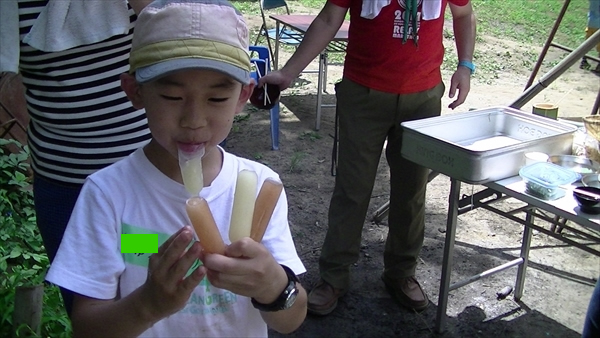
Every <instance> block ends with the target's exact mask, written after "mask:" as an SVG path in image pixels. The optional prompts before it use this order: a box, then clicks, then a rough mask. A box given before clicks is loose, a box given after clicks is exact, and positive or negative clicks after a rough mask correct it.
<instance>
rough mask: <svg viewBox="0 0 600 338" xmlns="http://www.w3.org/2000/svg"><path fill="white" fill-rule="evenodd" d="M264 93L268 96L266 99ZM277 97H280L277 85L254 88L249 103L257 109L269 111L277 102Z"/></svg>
mask: <svg viewBox="0 0 600 338" xmlns="http://www.w3.org/2000/svg"><path fill="white" fill-rule="evenodd" d="M265 88H266V91H265ZM265 92H266V93H267V95H268V96H267V97H266V98H265ZM279 95H281V90H279V86H277V85H274V84H267V85H266V86H262V87H258V86H256V87H254V91H253V92H252V95H250V103H252V105H253V106H255V107H256V108H258V109H266V110H269V109H271V108H273V107H275V105H276V104H277V100H279Z"/></svg>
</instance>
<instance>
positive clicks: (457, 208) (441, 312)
mask: <svg viewBox="0 0 600 338" xmlns="http://www.w3.org/2000/svg"><path fill="white" fill-rule="evenodd" d="M450 181H451V185H450V194H449V203H448V218H447V222H446V239H445V245H444V256H443V262H442V275H441V280H440V292H439V299H438V309H437V316H436V323H435V330H436V332H438V333H439V332H442V331H443V330H444V327H445V324H446V319H447V317H446V310H447V306H448V295H449V292H450V291H452V290H455V289H458V288H460V287H462V286H465V285H467V284H470V283H472V282H475V281H477V280H479V279H481V278H484V277H488V276H491V275H493V274H495V273H498V272H500V271H503V270H506V269H508V268H510V267H513V266H518V271H517V278H516V283H515V294H514V297H515V299H517V300H519V299H520V298H521V296H522V295H523V289H524V284H525V273H526V270H527V264H528V257H529V250H530V245H531V237H532V230H533V229H535V230H538V231H540V232H541V233H544V234H546V235H549V236H552V237H554V238H557V239H559V240H561V241H563V242H566V243H568V244H570V245H573V246H575V247H577V248H580V249H582V250H585V251H587V252H589V253H592V254H594V255H597V256H600V251H599V250H596V249H594V248H591V247H590V245H589V243H588V244H586V243H582V242H578V241H574V240H572V239H569V238H566V237H563V236H561V235H560V234H557V233H555V232H553V231H549V230H547V229H545V228H543V227H540V226H538V225H536V224H535V223H534V220H535V218H536V217H537V218H540V219H543V220H545V221H547V222H550V223H551V224H554V225H558V226H560V227H562V228H567V229H569V231H572V232H574V233H577V234H578V235H580V236H582V237H585V238H586V239H588V240H589V241H591V242H592V243H593V244H600V237H598V236H596V235H592V234H590V233H588V232H583V231H581V230H579V229H577V228H575V227H571V226H569V225H567V224H566V221H572V222H574V223H576V224H578V225H579V226H582V227H583V228H588V229H592V230H594V231H600V215H588V214H585V213H582V212H581V211H579V207H577V204H576V201H575V200H574V198H573V196H572V195H571V194H570V193H569V192H567V193H566V194H565V196H563V197H562V198H559V199H557V200H554V201H543V200H540V199H538V198H535V197H533V196H530V195H528V194H526V193H525V192H524V191H525V183H524V182H523V181H522V180H521V178H520V177H519V176H514V177H510V178H507V179H504V180H501V181H497V182H490V183H486V184H483V185H484V186H486V187H487V189H485V190H483V191H480V192H477V193H475V194H473V195H470V196H463V197H462V198H461V197H460V187H461V182H460V181H459V180H457V179H454V178H451V179H450ZM507 198H516V199H518V200H520V201H522V202H524V203H525V204H526V206H524V207H520V208H517V209H514V210H511V211H503V210H500V209H498V208H496V207H494V206H493V205H492V204H493V203H495V202H498V201H501V200H504V199H507ZM476 208H483V209H486V210H488V211H491V212H494V213H496V214H499V215H501V216H503V217H506V218H508V219H510V220H512V221H514V222H517V223H520V224H522V225H523V226H524V230H523V241H522V244H521V252H520V255H519V257H518V258H516V259H514V260H512V261H509V262H507V263H505V264H502V265H500V266H497V267H495V268H492V269H489V270H486V271H484V272H482V273H479V274H477V275H474V276H471V277H468V278H466V279H464V280H461V281H458V282H455V283H453V284H450V275H451V272H452V263H453V256H454V240H455V236H456V226H457V217H458V215H459V214H462V213H465V212H468V211H470V210H473V209H476ZM547 213H551V214H554V215H555V217H551V216H549V215H548V214H547ZM517 214H519V215H521V216H522V215H523V214H524V215H525V217H524V218H522V217H517V216H516V215H517ZM560 217H562V218H564V220H566V221H561V220H560V219H559V218H560Z"/></svg>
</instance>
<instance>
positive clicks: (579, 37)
mask: <svg viewBox="0 0 600 338" xmlns="http://www.w3.org/2000/svg"><path fill="white" fill-rule="evenodd" d="M564 3H565V2H564V1H562V0H503V1H498V0H473V8H474V10H475V14H476V16H477V30H478V34H483V35H491V36H494V37H498V38H508V39H511V40H514V41H517V42H528V43H532V44H534V45H539V46H542V45H543V44H544V43H545V41H546V40H547V39H548V36H549V34H550V31H551V30H552V27H553V26H554V23H555V22H556V19H557V18H558V15H559V13H560V11H561V9H562V7H563V4H564ZM587 12H588V1H584V0H575V1H571V2H570V4H569V7H568V8H567V11H566V12H565V16H564V17H563V19H562V21H561V23H560V26H559V28H558V30H557V32H556V35H555V38H554V40H553V41H554V42H555V43H558V44H561V45H565V46H567V47H571V48H575V47H577V46H578V45H579V44H581V42H583V41H584V37H585V34H584V30H585V26H586V23H587Z"/></svg>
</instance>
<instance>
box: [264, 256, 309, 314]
mask: <svg viewBox="0 0 600 338" xmlns="http://www.w3.org/2000/svg"><path fill="white" fill-rule="evenodd" d="M281 267H282V268H283V270H284V271H285V274H286V275H287V277H288V283H287V285H286V287H285V289H283V291H282V292H281V294H280V295H279V297H277V299H275V301H274V302H273V303H271V304H262V303H259V302H257V301H256V300H255V299H254V298H252V306H254V307H255V308H256V309H258V310H260V311H265V312H274V311H280V310H285V309H289V308H290V307H292V305H294V302H295V301H296V297H297V296H298V292H299V290H298V287H297V285H296V283H299V282H300V281H299V280H298V277H297V276H296V274H295V273H294V271H292V269H290V268H288V267H287V266H285V265H283V264H281Z"/></svg>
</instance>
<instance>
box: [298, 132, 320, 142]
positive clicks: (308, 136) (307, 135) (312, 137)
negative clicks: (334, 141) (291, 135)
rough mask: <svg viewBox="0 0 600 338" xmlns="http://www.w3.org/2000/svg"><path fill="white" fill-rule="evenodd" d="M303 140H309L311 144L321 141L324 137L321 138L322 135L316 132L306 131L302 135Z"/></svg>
mask: <svg viewBox="0 0 600 338" xmlns="http://www.w3.org/2000/svg"><path fill="white" fill-rule="evenodd" d="M299 138H300V139H301V140H309V141H311V142H314V141H316V140H320V139H322V138H323V137H322V136H321V134H319V133H317V132H315V131H305V132H303V133H302V135H300V137H299Z"/></svg>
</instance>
